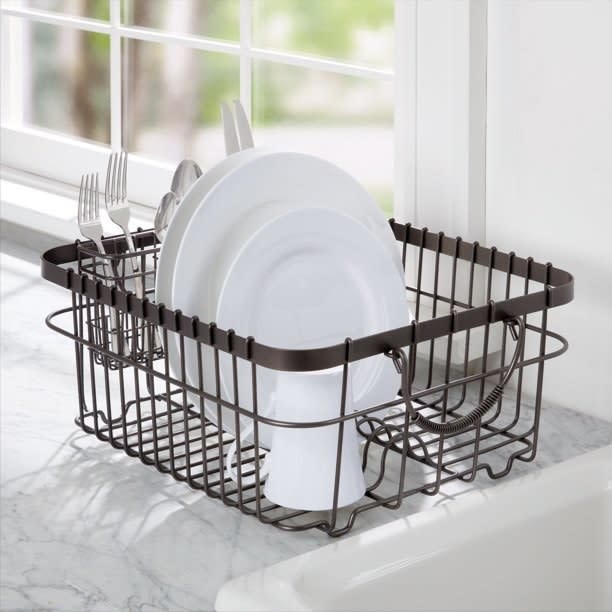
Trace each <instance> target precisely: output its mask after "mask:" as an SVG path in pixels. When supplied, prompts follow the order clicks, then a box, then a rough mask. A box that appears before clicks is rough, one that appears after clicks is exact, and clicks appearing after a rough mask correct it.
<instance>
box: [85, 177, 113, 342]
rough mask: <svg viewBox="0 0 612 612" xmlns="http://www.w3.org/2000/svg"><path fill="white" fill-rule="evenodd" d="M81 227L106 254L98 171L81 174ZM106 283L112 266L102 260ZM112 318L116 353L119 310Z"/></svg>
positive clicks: (108, 281)
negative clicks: (103, 240)
mask: <svg viewBox="0 0 612 612" xmlns="http://www.w3.org/2000/svg"><path fill="white" fill-rule="evenodd" d="M78 220H79V229H80V230H81V234H83V236H85V238H87V239H88V240H91V241H92V242H93V243H94V244H95V245H96V248H97V249H98V252H99V253H100V254H101V255H106V249H105V248H104V243H103V242H102V223H101V222H100V196H99V192H98V173H96V174H83V175H82V176H81V187H80V189H79V211H78ZM102 266H103V268H104V275H105V277H106V279H107V280H106V281H105V282H106V284H107V285H108V284H109V283H110V280H108V279H110V278H111V276H112V270H111V266H110V265H109V263H108V262H107V261H104V260H102ZM110 320H111V346H112V349H113V351H114V352H115V353H118V352H119V333H118V329H119V328H118V325H117V311H116V310H115V309H114V308H111V309H110Z"/></svg>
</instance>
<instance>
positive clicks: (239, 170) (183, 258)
mask: <svg viewBox="0 0 612 612" xmlns="http://www.w3.org/2000/svg"><path fill="white" fill-rule="evenodd" d="M250 152H251V153H252V154H253V157H252V158H249V159H248V160H246V161H245V162H244V163H240V164H238V165H237V166H236V167H233V168H232V169H231V170H230V171H228V172H226V173H225V174H224V175H223V176H222V177H221V178H220V179H219V180H217V182H216V183H215V184H214V186H212V187H211V188H210V189H209V190H208V191H207V192H206V194H205V195H204V196H203V197H202V199H201V201H200V203H199V206H197V208H196V209H195V210H194V211H193V212H192V213H191V215H190V218H189V220H188V223H187V227H186V229H185V230H184V232H183V237H182V240H181V242H180V244H179V246H178V252H177V254H176V257H175V264H174V269H173V273H172V295H171V299H170V300H167V301H166V303H167V305H168V304H170V305H171V306H172V308H180V309H181V310H182V311H183V312H184V313H188V314H190V315H198V316H199V317H200V319H201V320H202V321H207V322H208V321H212V320H214V318H215V316H216V311H217V299H218V295H219V292H220V290H221V287H222V284H223V282H224V280H225V275H226V273H227V270H228V268H229V267H230V265H231V263H232V261H233V258H234V257H235V255H236V252H237V251H238V250H239V249H240V248H241V247H242V246H243V245H244V244H245V243H246V242H247V241H248V240H249V238H250V237H251V236H252V235H253V233H254V232H255V231H256V230H257V229H258V228H259V227H261V226H262V225H264V224H265V223H266V222H268V221H270V220H271V219H274V218H275V217H277V216H279V215H280V214H284V213H286V212H289V211H291V210H299V209H301V208H308V207H320V208H328V209H333V210H338V211H343V212H345V213H347V214H348V215H350V216H351V217H353V218H354V219H355V220H356V221H358V222H359V223H361V224H362V225H363V226H365V227H366V228H367V229H368V230H369V231H370V232H371V233H372V235H374V236H375V237H376V238H377V239H378V240H380V242H381V243H382V244H383V248H384V249H385V250H386V251H387V252H388V255H389V263H390V265H391V266H392V267H393V268H394V270H395V274H396V275H397V277H398V278H403V272H402V264H401V259H400V255H399V250H398V248H397V243H396V241H395V239H394V237H393V234H392V232H391V229H390V227H389V225H388V223H387V221H386V219H385V217H384V215H383V214H382V212H381V211H380V209H379V208H378V206H377V204H376V202H375V201H374V200H373V199H372V198H371V196H370V195H369V194H368V193H367V192H366V191H365V190H364V189H363V187H361V185H359V183H358V182H357V181H356V180H355V179H354V178H352V177H351V176H350V175H348V174H347V173H345V172H344V171H342V170H341V169H340V168H338V167H337V166H335V165H333V164H331V163H329V162H326V161H324V160H321V159H319V158H316V157H312V156H309V155H304V154H301V153H287V152H275V151H264V150H259V151H256V152H255V153H253V151H250ZM246 153H249V151H245V152H242V153H239V154H237V155H236V156H232V157H238V155H241V156H242V155H244V154H246ZM227 161H229V160H227ZM205 176H207V175H205ZM202 178H204V177H202ZM200 180H202V179H200ZM189 195H190V196H191V197H192V198H194V199H195V195H196V194H195V191H194V190H193V189H192V191H191V192H190V194H189ZM190 205H192V203H191V202H190ZM181 206H182V205H181ZM180 208H181V207H179V210H180ZM162 273H163V274H164V275H167V274H168V270H167V269H165V270H162ZM158 274H159V272H158ZM402 282H403V281H402ZM158 285H159V286H160V287H161V286H162V285H163V287H164V289H167V278H165V279H164V280H163V282H160V283H158ZM230 327H232V325H231V324H230ZM172 336H173V340H174V345H173V343H172V342H171V346H170V347H169V357H170V363H171V367H172V369H173V371H174V372H179V371H180V368H179V364H180V361H179V348H178V344H179V339H178V337H176V335H174V334H173V335H172ZM185 347H186V366H187V368H186V369H187V380H188V382H189V383H191V384H193V385H194V386H196V385H197V383H198V380H199V376H198V374H199V373H198V371H197V355H196V350H195V347H194V346H193V343H186V345H185ZM203 349H204V350H203V358H204V362H205V364H209V365H208V366H206V365H205V367H204V382H205V389H206V390H207V391H209V392H211V393H215V392H216V387H215V380H214V373H213V370H212V367H211V365H210V364H211V363H212V351H211V350H210V349H208V348H207V347H203ZM192 399H194V398H192ZM224 399H231V398H227V397H224ZM206 408H207V415H208V417H209V418H210V419H211V420H212V421H213V422H216V420H217V409H216V405H215V404H214V403H211V402H207V403H206ZM223 420H224V426H225V424H226V420H227V419H226V418H225V416H224V419H223ZM268 444H269V439H262V446H267V445H268Z"/></svg>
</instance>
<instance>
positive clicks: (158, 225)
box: [153, 191, 179, 242]
mask: <svg viewBox="0 0 612 612" xmlns="http://www.w3.org/2000/svg"><path fill="white" fill-rule="evenodd" d="M178 203H179V198H178V197H177V195H176V194H175V193H174V192H172V191H169V192H168V193H166V194H164V196H163V197H162V199H161V201H160V203H159V206H158V207H157V211H156V213H155V219H154V221H153V226H154V228H155V235H156V236H157V239H158V240H159V241H160V242H163V241H164V238H165V237H166V230H167V229H168V225H169V224H170V219H172V217H173V215H174V211H175V210H176V207H177V206H178Z"/></svg>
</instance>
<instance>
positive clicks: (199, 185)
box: [155, 149, 266, 371]
mask: <svg viewBox="0 0 612 612" xmlns="http://www.w3.org/2000/svg"><path fill="white" fill-rule="evenodd" d="M265 151H266V150H265V149H248V150H246V151H241V152H240V153H236V154H234V155H231V156H230V157H228V158H226V159H224V160H223V161H221V162H219V163H218V164H217V165H216V166H213V167H212V168H210V169H209V170H208V171H206V172H205V173H204V174H203V175H202V176H201V177H200V178H199V179H198V180H197V181H196V182H195V183H193V185H192V186H191V187H190V189H189V190H188V192H187V193H186V194H185V196H184V198H183V199H182V200H181V202H180V205H179V206H178V208H177V209H176V212H175V213H174V215H173V217H172V219H171V220H170V224H169V226H168V229H167V231H166V237H165V238H164V242H163V243H162V246H161V251H160V254H159V261H158V263H157V274H156V277H155V301H156V302H157V303H159V304H165V305H166V306H168V307H169V308H170V307H171V306H172V281H173V278H174V269H175V265H176V255H177V253H178V250H179V246H180V244H181V241H182V239H183V235H184V233H185V228H186V227H187V224H188V223H189V220H190V219H191V216H192V215H193V213H194V211H195V210H196V208H197V207H198V206H199V205H200V204H201V202H202V200H203V198H204V197H205V196H206V194H207V193H208V191H209V190H210V189H211V188H212V187H214V186H215V184H216V183H217V182H218V181H219V180H221V178H223V177H224V176H225V175H226V174H227V173H228V172H230V171H231V170H233V169H234V168H237V167H238V166H240V164H242V163H244V162H246V161H248V160H249V159H252V158H254V157H257V155H260V154H261V153H262V152H265ZM175 371H176V370H175Z"/></svg>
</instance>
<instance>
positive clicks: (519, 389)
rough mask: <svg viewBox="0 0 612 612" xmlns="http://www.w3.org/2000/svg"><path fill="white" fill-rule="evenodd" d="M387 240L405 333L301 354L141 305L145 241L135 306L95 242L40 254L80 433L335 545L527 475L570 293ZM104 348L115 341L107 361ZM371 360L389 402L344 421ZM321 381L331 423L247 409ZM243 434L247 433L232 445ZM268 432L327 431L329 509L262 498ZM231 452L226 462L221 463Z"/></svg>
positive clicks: (449, 241)
mask: <svg viewBox="0 0 612 612" xmlns="http://www.w3.org/2000/svg"><path fill="white" fill-rule="evenodd" d="M390 227H391V229H392V231H393V233H394V235H395V237H396V239H397V241H398V246H399V248H400V249H401V253H402V263H403V264H404V268H405V269H406V277H407V278H408V280H409V281H412V282H408V283H407V285H406V295H407V307H408V304H409V305H410V306H411V308H412V310H413V312H414V314H415V321H413V322H412V324H411V325H408V326H406V327H404V328H400V329H396V330H389V331H386V332H383V333H380V334H376V335H374V336H369V337H366V338H356V339H347V340H346V341H345V342H343V343H340V344H337V345H334V346H329V347H323V348H320V349H309V350H287V349H282V348H280V349H279V348H276V347H269V346H266V345H264V344H260V343H258V342H257V341H256V340H255V339H254V338H250V337H249V338H244V337H241V336H239V335H238V334H236V333H234V332H233V330H223V329H220V328H218V327H217V326H216V325H215V324H214V322H210V323H205V322H202V321H200V320H199V319H198V318H197V317H193V316H188V315H185V314H183V313H182V312H180V311H173V310H170V309H168V308H166V307H165V306H164V305H163V304H156V303H155V302H154V301H153V300H152V299H151V297H152V294H153V287H154V279H155V273H156V270H157V258H158V254H159V245H158V244H156V241H155V238H154V236H153V233H152V232H151V231H140V232H139V233H138V234H137V235H136V236H135V241H136V244H137V245H138V257H139V258H140V262H139V263H140V265H139V269H140V270H141V274H142V276H143V280H144V283H145V286H146V287H148V289H147V297H145V299H140V298H138V297H137V296H136V295H135V294H134V293H133V292H132V291H131V290H130V289H131V287H132V286H133V281H134V279H133V277H132V276H130V275H129V274H126V265H125V264H126V259H127V258H128V257H129V254H127V253H126V245H125V241H124V239H122V238H119V237H115V238H109V239H107V240H106V242H105V244H106V246H107V252H108V253H109V254H108V255H106V256H102V255H100V254H99V253H98V252H97V251H95V248H94V247H93V245H91V244H90V243H83V244H81V243H75V244H70V245H65V246H61V247H57V248H55V249H52V250H50V251H48V252H47V253H45V254H44V256H43V258H42V275H43V276H44V277H45V278H47V279H48V280H50V281H51V282H54V283H56V284H58V285H61V286H63V287H65V288H66V289H68V290H70V292H71V295H72V301H71V304H70V306H68V307H67V308H65V309H62V310H61V311H58V312H55V313H52V314H51V315H49V317H48V318H47V323H48V325H49V326H50V327H51V328H52V329H54V330H56V331H58V332H59V333H62V334H63V335H65V336H67V337H69V338H71V339H72V340H73V341H74V350H75V361H76V370H77V376H76V381H77V392H78V398H79V414H78V417H77V419H76V422H77V424H78V425H79V426H80V427H81V428H83V429H84V430H85V431H86V432H88V433H91V434H94V435H95V436H96V437H98V438H99V439H100V440H103V441H105V442H108V443H109V444H111V445H112V446H113V447H115V448H119V449H122V450H123V451H124V452H125V453H127V454H128V455H130V456H134V457H138V458H139V459H140V460H141V461H142V462H143V463H145V464H147V465H152V466H155V467H156V468H157V469H158V470H159V471H160V472H162V473H168V474H170V475H171V476H172V477H173V478H175V479H176V480H179V481H185V482H186V483H187V484H189V486H191V487H192V488H195V489H201V490H203V491H204V492H205V493H206V494H207V495H209V496H210V497H213V498H218V499H220V500H221V501H223V503H225V504H226V505H228V506H233V507H236V508H238V509H239V510H240V511H241V512H243V513H245V514H251V515H254V516H256V517H257V518H258V519H259V520H260V521H262V522H264V523H269V524H272V525H274V526H276V527H278V528H281V529H286V530H304V529H310V528H318V529H321V530H323V531H325V532H326V533H328V534H329V535H332V536H338V535H342V534H344V533H347V532H348V531H349V530H350V529H351V528H352V527H353V525H354V524H355V521H356V520H357V518H358V517H359V516H360V515H361V514H362V513H364V512H366V511H369V510H374V509H377V510H380V509H382V508H385V509H397V508H399V507H400V506H401V504H402V501H403V500H404V499H405V498H406V497H408V496H409V495H413V494H415V493H419V492H420V493H424V494H426V495H436V494H438V493H439V492H440V490H441V487H443V486H444V485H445V484H446V483H449V482H451V481H453V480H460V481H467V482H469V481H471V480H473V479H474V478H476V476H477V474H478V472H479V471H484V472H486V474H487V475H488V476H489V477H490V478H501V477H503V476H505V475H507V474H508V473H509V472H510V471H511V469H512V467H513V464H514V462H515V461H516V460H519V461H531V460H533V458H534V457H535V454H536V452H537V440H538V433H539V422H540V411H541V400H542V389H543V380H544V363H545V361H547V360H548V359H551V358H554V357H556V356H558V355H560V354H562V353H563V352H565V350H567V342H566V341H565V339H564V338H563V337H562V336H560V335H559V334H556V333H554V332H552V331H551V330H549V329H548V310H549V309H550V308H552V307H554V306H559V305H562V304H565V303H567V302H569V301H571V299H572V297H573V278H572V277H571V275H570V274H568V273H567V272H564V271H562V270H559V269H556V268H554V267H553V266H552V264H539V263H537V262H535V261H534V260H533V259H532V258H527V259H524V258H520V257H518V256H516V255H515V254H514V253H513V252H510V253H504V252H501V251H499V250H498V249H496V248H495V247H492V248H485V247H481V246H480V245H479V244H478V243H469V242H466V241H464V240H462V239H461V238H448V237H447V236H445V235H444V234H443V233H432V232H429V231H428V229H427V228H424V229H418V228H414V227H412V226H411V225H410V224H407V225H404V224H399V223H397V222H395V221H394V220H391V221H390ZM103 260H106V262H107V263H110V264H111V268H112V269H113V276H112V277H110V278H109V277H106V276H104V273H103V272H102V270H103V269H105V267H104V266H102V265H101V262H102V261H103ZM75 265H76V270H75V269H74V266H75ZM70 266H73V267H70ZM106 269H107V268H106ZM127 269H130V268H129V267H128V268H127ZM534 288H535V289H536V290H535V291H534ZM111 308H113V309H115V310H116V311H117V313H118V314H119V316H118V317H117V320H118V327H117V328H116V329H111V324H110V321H111V317H110V309H111ZM113 334H116V335H117V336H118V339H119V343H118V344H119V349H118V350H116V351H113V350H112V346H113V343H112V342H111V340H112V336H113ZM170 343H174V344H175V345H177V346H178V356H179V358H178V361H179V363H180V365H179V366H178V367H177V366H176V364H175V367H174V369H173V368H172V367H171V363H170V358H169V354H168V351H167V350H164V347H168V346H169V344H170ZM551 345H553V346H552V348H551ZM375 355H385V356H386V357H385V358H390V359H393V361H394V363H395V364H396V367H397V369H398V383H397V389H396V390H397V391H398V393H399V394H398V396H397V397H396V399H394V400H392V401H389V402H386V403H384V404H380V405H377V406H371V407H368V408H365V409H362V410H359V411H356V412H350V413H347V412H346V385H347V380H348V377H349V375H350V371H351V368H352V367H354V365H355V364H356V363H358V362H359V361H360V360H361V359H364V358H367V357H372V356H375ZM188 359H191V360H193V361H192V363H197V368H196V370H197V372H198V376H196V378H195V379H194V378H193V376H191V377H190V376H189V375H188V372H187V367H186V363H187V360H188ZM223 364H225V367H226V371H227V367H228V364H231V368H230V371H231V377H230V378H231V380H230V382H229V384H226V385H225V387H224V386H223V384H222V380H221V379H222V375H221V370H222V366H223ZM332 367H341V368H342V383H341V384H342V389H341V392H340V397H341V402H340V405H339V407H338V416H337V417H335V418H333V419H328V420H325V421H319V422H306V423H303V422H300V423H295V422H287V421H280V420H278V419H274V418H272V417H270V416H266V415H265V413H264V411H263V410H260V407H259V406H258V401H257V400H258V381H259V375H260V372H261V368H268V369H273V370H278V371H285V372H302V371H314V370H321V369H327V368H332ZM244 368H248V369H249V370H250V381H251V382H250V387H251V395H252V400H251V402H250V403H249V405H248V406H247V405H246V403H245V400H244V396H245V394H244V389H242V388H241V386H240V384H239V378H240V376H239V373H240V372H241V371H243V369H244ZM211 381H212V382H211ZM396 390H395V389H394V390H393V391H394V392H395V391H396ZM211 417H212V418H211ZM228 419H229V420H230V423H229V426H228ZM248 425H252V429H253V434H252V435H251V436H250V437H249V438H245V439H243V433H244V432H245V428H246V427H247V426H248ZM265 426H268V427H290V428H315V427H333V428H335V429H334V431H335V432H336V433H337V439H338V447H337V449H338V450H337V455H336V465H335V466H333V467H334V468H335V479H334V503H333V505H332V507H331V509H330V510H328V511H325V512H307V511H303V510H295V509H289V508H283V507H280V506H277V505H275V504H272V503H271V502H269V501H268V500H267V499H266V497H265V479H264V477H263V476H262V475H261V474H260V462H261V460H262V459H263V458H264V457H265V456H266V453H267V450H266V449H264V448H263V447H262V446H261V444H260V435H259V434H260V428H262V427H265ZM347 427H356V428H357V430H358V432H359V433H360V434H361V437H362V443H361V456H362V468H363V471H364V474H365V478H366V483H367V488H366V493H365V496H364V497H363V499H361V500H360V501H359V502H357V503H356V504H353V505H352V506H349V507H346V508H340V507H339V506H338V489H339V481H340V476H341V470H342V463H341V449H342V445H343V440H344V432H345V429H346V428H347ZM227 430H229V431H233V432H234V434H235V435H230V434H229V433H227ZM233 442H235V443H236V447H237V453H236V455H235V457H234V456H230V454H229V452H228V451H229V448H230V446H231V445H232V443H233ZM228 461H230V462H233V467H234V468H235V470H236V471H237V482H234V480H233V479H231V478H230V477H229V475H228V473H227V463H228Z"/></svg>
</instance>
